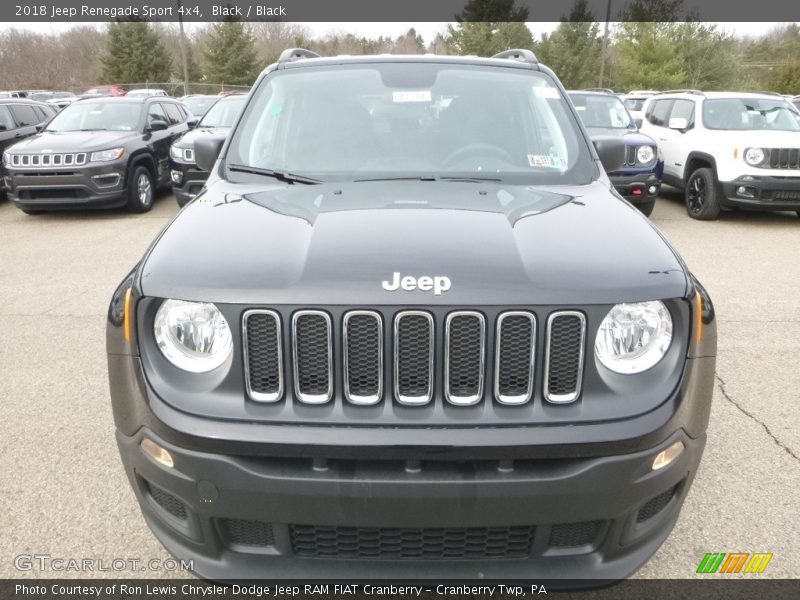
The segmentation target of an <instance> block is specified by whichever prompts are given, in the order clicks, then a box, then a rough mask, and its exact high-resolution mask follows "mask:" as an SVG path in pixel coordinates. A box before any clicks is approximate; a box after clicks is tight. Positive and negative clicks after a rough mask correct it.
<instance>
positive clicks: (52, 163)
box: [7, 152, 88, 169]
mask: <svg viewBox="0 0 800 600" xmlns="http://www.w3.org/2000/svg"><path fill="white" fill-rule="evenodd" d="M7 157H8V165H9V166H11V167H14V168H15V169H41V168H42V167H51V168H52V167H77V166H80V165H85V164H86V159H87V157H88V154H87V153H86V152H69V153H66V154H65V153H57V154H53V153H50V152H40V153H36V154H16V153H9V154H8V155H7Z"/></svg>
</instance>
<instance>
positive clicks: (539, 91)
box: [533, 86, 559, 100]
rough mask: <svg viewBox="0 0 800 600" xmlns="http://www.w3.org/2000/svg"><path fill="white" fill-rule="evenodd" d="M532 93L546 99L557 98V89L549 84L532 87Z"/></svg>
mask: <svg viewBox="0 0 800 600" xmlns="http://www.w3.org/2000/svg"><path fill="white" fill-rule="evenodd" d="M533 93H534V95H536V96H537V97H539V98H546V99H548V100H558V99H559V95H558V90H557V89H556V88H554V87H550V86H542V87H535V88H533Z"/></svg>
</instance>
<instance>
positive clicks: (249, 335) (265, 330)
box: [242, 310, 283, 402]
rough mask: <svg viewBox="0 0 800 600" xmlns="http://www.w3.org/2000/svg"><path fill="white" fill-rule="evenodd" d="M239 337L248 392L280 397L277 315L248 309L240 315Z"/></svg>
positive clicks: (274, 399)
mask: <svg viewBox="0 0 800 600" xmlns="http://www.w3.org/2000/svg"><path fill="white" fill-rule="evenodd" d="M242 338H243V339H242V343H243V346H244V355H245V356H244V373H245V381H246V384H247V393H248V395H249V396H250V397H251V398H252V399H253V400H258V401H260V402H277V401H278V400H280V399H281V398H282V397H283V350H282V348H281V346H282V343H281V340H282V338H281V320H280V316H279V315H278V313H276V312H273V311H271V310H248V311H247V312H245V313H244V316H243V317H242Z"/></svg>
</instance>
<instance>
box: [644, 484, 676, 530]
mask: <svg viewBox="0 0 800 600" xmlns="http://www.w3.org/2000/svg"><path fill="white" fill-rule="evenodd" d="M677 487H678V486H675V487H672V488H670V489H668V490H667V491H666V492H661V493H660V494H659V495H658V496H655V497H653V498H650V500H648V501H647V503H645V505H644V506H642V508H640V509H639V512H638V514H637V515H636V522H637V523H642V522H644V521H647V520H649V519H652V518H653V517H655V516H656V515H657V514H658V513H660V512H661V511H662V510H664V509H665V508H666V506H667V504H669V501H670V500H672V496H674V495H675V490H676V488H677Z"/></svg>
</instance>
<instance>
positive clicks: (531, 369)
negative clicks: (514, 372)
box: [494, 310, 536, 405]
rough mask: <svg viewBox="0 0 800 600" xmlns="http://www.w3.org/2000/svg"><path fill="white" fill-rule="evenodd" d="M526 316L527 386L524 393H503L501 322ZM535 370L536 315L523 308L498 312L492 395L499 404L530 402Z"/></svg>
mask: <svg viewBox="0 0 800 600" xmlns="http://www.w3.org/2000/svg"><path fill="white" fill-rule="evenodd" d="M520 317H521V318H526V319H528V320H529V321H530V327H531V339H530V345H531V348H530V356H529V359H528V362H527V366H528V377H527V379H528V387H527V391H526V393H525V394H514V395H510V394H503V393H502V390H501V389H500V379H501V377H500V375H501V374H500V369H501V367H502V359H501V356H502V351H503V349H504V347H503V332H502V331H503V323H504V322H505V320H506V319H507V318H520ZM535 370H536V315H534V314H533V313H530V312H527V311H524V310H511V311H507V312H503V313H500V314H499V315H498V316H497V326H496V329H495V357H494V397H495V399H496V400H497V401H498V402H499V403H500V404H509V405H515V404H525V403H527V402H530V400H531V398H533V385H534V380H535Z"/></svg>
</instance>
